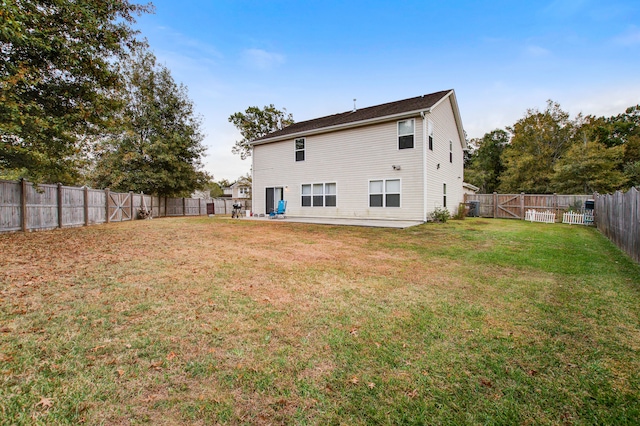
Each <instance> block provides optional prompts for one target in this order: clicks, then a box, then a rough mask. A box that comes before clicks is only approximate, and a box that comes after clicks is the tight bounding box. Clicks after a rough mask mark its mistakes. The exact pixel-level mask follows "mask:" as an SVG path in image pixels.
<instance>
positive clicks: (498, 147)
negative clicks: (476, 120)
mask: <svg viewBox="0 0 640 426" xmlns="http://www.w3.org/2000/svg"><path fill="white" fill-rule="evenodd" d="M472 143H473V145H475V146H476V147H477V148H476V149H475V151H474V152H473V154H472V155H471V158H470V160H469V166H468V167H467V168H465V171H464V174H465V181H466V182H469V183H471V184H473V185H475V186H477V187H478V188H480V192H482V193H485V194H488V193H491V192H494V191H496V190H497V188H498V184H499V181H500V176H501V175H502V172H503V171H504V165H503V164H502V152H503V151H504V148H505V147H506V146H507V145H508V144H509V134H508V133H507V132H506V131H504V130H502V129H496V130H493V131H491V132H489V133H486V134H485V135H484V136H483V137H482V139H475V140H474V141H473V142H472Z"/></svg>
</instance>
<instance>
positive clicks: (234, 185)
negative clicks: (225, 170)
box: [229, 182, 251, 189]
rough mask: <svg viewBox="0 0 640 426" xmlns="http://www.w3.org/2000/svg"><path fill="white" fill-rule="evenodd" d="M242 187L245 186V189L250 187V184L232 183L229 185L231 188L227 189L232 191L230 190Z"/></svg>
mask: <svg viewBox="0 0 640 426" xmlns="http://www.w3.org/2000/svg"><path fill="white" fill-rule="evenodd" d="M243 186H245V187H249V186H251V184H250V183H246V182H236V183H234V184H233V185H231V186H230V187H229V189H232V188H238V187H243Z"/></svg>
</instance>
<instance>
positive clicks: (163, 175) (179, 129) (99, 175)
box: [93, 52, 210, 196]
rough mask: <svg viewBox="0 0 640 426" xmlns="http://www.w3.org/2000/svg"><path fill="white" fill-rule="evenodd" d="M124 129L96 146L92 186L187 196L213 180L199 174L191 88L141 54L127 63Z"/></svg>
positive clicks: (197, 122)
mask: <svg viewBox="0 0 640 426" xmlns="http://www.w3.org/2000/svg"><path fill="white" fill-rule="evenodd" d="M122 72H123V75H124V77H125V83H126V84H125V88H126V90H125V91H124V93H123V97H124V99H125V101H126V105H127V106H126V108H125V110H124V113H123V114H122V117H121V121H122V124H123V126H124V130H123V131H121V132H119V133H116V134H114V135H112V136H110V137H108V138H106V139H105V140H103V141H102V142H101V143H100V144H99V145H98V152H97V161H96V167H95V170H94V171H93V179H94V184H95V185H96V186H98V187H110V188H111V189H114V190H118V191H135V192H139V191H143V192H146V193H153V194H158V195H163V196H186V195H189V194H190V193H191V192H193V191H194V190H195V189H201V188H204V186H205V185H206V184H207V183H208V182H209V180H210V177H209V176H208V175H207V174H206V173H205V172H203V171H201V170H200V168H201V166H202V163H201V157H202V155H203V154H204V151H205V148H204V146H203V145H202V143H201V142H202V140H203V139H204V136H203V134H202V132H201V130H200V126H201V119H200V117H197V116H196V115H195V113H194V110H193V103H192V101H191V100H190V99H189V97H188V94H187V89H186V87H184V86H183V85H180V86H178V85H176V83H175V82H174V80H173V78H172V77H171V73H170V71H169V70H168V69H167V68H166V67H164V66H162V65H159V64H157V63H156V58H155V56H154V55H153V54H151V53H148V52H142V53H140V54H139V55H137V56H136V57H134V58H133V59H132V60H131V61H129V62H126V63H124V65H123V71H122Z"/></svg>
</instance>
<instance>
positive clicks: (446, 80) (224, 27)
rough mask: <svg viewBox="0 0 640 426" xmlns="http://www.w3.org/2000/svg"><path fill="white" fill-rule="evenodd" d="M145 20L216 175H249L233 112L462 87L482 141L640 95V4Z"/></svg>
mask: <svg viewBox="0 0 640 426" xmlns="http://www.w3.org/2000/svg"><path fill="white" fill-rule="evenodd" d="M153 4H154V5H155V7H156V12H155V14H153V15H144V16H142V17H140V18H139V19H138V24H137V28H138V29H140V30H141V32H142V35H143V36H144V37H146V38H147V40H148V41H149V44H150V47H151V50H152V51H153V52H154V53H155V54H156V56H157V57H158V59H159V60H160V62H161V63H163V64H164V65H166V66H167V67H168V68H169V69H171V72H172V75H173V77H174V79H175V80H176V81H177V82H179V83H183V84H185V85H186V86H187V87H188V89H189V96H190V97H191V99H192V100H193V101H194V103H195V106H196V110H197V112H198V113H199V114H201V115H202V117H203V130H204V132H205V133H206V134H207V137H206V139H205V141H204V144H205V145H206V146H207V157H206V158H205V169H206V170H207V171H209V172H210V173H212V174H213V175H214V177H215V179H216V180H220V179H222V178H226V179H230V180H235V179H236V178H238V177H239V176H241V175H243V174H246V173H247V172H249V170H250V167H251V161H250V159H247V160H244V161H242V160H240V157H239V156H237V155H233V154H232V153H231V147H232V146H233V144H234V142H235V141H236V140H238V139H240V135H239V133H238V132H237V131H236V129H235V128H234V127H233V125H232V124H231V123H229V122H228V117H229V116H230V115H231V114H233V113H235V112H238V111H244V110H245V109H246V108H247V107H249V106H259V107H262V106H264V105H268V104H274V105H275V106H276V107H278V108H281V109H282V108H286V109H287V111H288V112H290V113H292V114H293V117H294V119H295V120H296V121H303V120H308V119H312V118H317V117H321V116H324V115H329V114H335V113H339V112H344V111H348V110H350V109H352V108H353V99H354V98H356V99H357V105H358V107H367V106H372V105H377V104H380V103H384V102H391V101H395V100H400V99H405V98H410V97H414V96H419V95H422V94H426V93H432V92H436V91H439V90H445V89H455V91H456V95H457V98H458V103H459V106H460V112H461V115H462V120H463V125H464V128H465V130H466V131H467V134H468V135H469V137H470V138H476V137H482V136H483V135H484V134H485V133H486V132H489V131H491V130H493V129H496V128H504V127H506V126H509V125H512V124H513V123H515V121H517V120H518V119H519V118H521V117H522V116H523V115H524V114H525V113H526V110H527V109H529V108H538V109H543V108H544V107H545V105H546V101H547V100H548V99H552V100H554V101H556V102H559V103H560V105H561V106H562V108H563V109H564V110H567V111H569V112H570V113H571V115H572V116H574V115H576V114H578V113H580V112H582V113H583V114H585V115H588V114H592V115H613V114H618V113H621V112H623V111H624V109H625V108H627V107H629V106H631V105H635V104H638V103H640V2H638V1H637V0H633V1H629V0H620V1H618V0H610V1H607V2H603V1H589V0H557V1H532V2H528V1H515V0H514V1H500V0H495V1H450V2H442V1H402V0H397V1H393V2H392V1H376V0H369V1H360V0H342V1H333V0H324V1H294V0H263V1H247V0H215V1H214V0H212V1H206V0H198V1H195V0H194V1H190V0H182V1H175V0H155V1H153Z"/></svg>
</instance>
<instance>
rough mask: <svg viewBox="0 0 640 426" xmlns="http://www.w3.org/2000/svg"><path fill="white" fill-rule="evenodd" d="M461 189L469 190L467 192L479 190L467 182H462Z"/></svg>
mask: <svg viewBox="0 0 640 426" xmlns="http://www.w3.org/2000/svg"><path fill="white" fill-rule="evenodd" d="M462 187H463V188H467V189H469V190H471V191H473V192H478V191H479V190H480V188H478V187H477V186H475V185H472V184H470V183H467V182H462Z"/></svg>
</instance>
